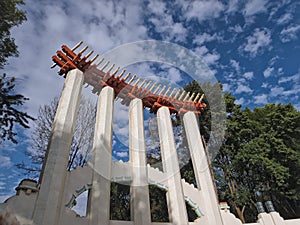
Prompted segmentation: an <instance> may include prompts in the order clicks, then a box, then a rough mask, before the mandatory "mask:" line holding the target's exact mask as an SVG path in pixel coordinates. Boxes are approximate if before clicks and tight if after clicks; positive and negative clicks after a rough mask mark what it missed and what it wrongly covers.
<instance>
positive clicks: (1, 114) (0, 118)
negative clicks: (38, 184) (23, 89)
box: [0, 0, 33, 143]
mask: <svg viewBox="0 0 300 225" xmlns="http://www.w3.org/2000/svg"><path fill="white" fill-rule="evenodd" d="M21 4H24V2H23V1H22V0H0V5H1V9H0V69H3V68H4V65H6V64H7V59H8V58H9V57H11V56H18V51H17V46H16V44H15V42H14V39H13V38H12V37H11V34H10V30H11V28H12V27H14V26H18V25H19V24H21V23H22V22H23V21H24V20H26V16H25V12H24V11H22V10H19V9H18V8H17V6H18V5H21ZM26 100H28V98H25V97H24V96H23V95H21V94H16V92H15V78H14V77H11V78H9V77H7V76H6V74H3V75H2V76H0V138H1V140H0V143H1V142H3V141H6V140H8V141H11V142H13V143H17V140H16V138H15V136H16V132H15V129H14V127H15V125H16V124H18V125H21V126H22V127H24V128H28V127H29V126H28V123H29V120H31V119H33V118H32V117H31V116H29V115H28V114H27V113H24V112H22V111H20V110H19V106H21V105H23V104H24V102H25V101H26Z"/></svg>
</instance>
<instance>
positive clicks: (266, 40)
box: [242, 28, 272, 57]
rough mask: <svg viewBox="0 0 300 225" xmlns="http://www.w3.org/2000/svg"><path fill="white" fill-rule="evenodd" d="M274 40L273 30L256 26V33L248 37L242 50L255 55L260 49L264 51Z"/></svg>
mask: <svg viewBox="0 0 300 225" xmlns="http://www.w3.org/2000/svg"><path fill="white" fill-rule="evenodd" d="M271 41H272V38H271V31H270V30H269V29H267V28H261V29H259V28H256V29H255V30H254V33H253V34H252V35H251V36H249V37H248V38H247V43H246V44H245V45H244V46H242V50H244V51H245V52H247V53H249V54H250V56H251V57H255V56H256V55H257V54H258V53H259V52H260V51H263V50H264V49H265V48H266V47H268V46H269V45H270V43H271Z"/></svg>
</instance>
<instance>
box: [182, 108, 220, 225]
mask: <svg viewBox="0 0 300 225" xmlns="http://www.w3.org/2000/svg"><path fill="white" fill-rule="evenodd" d="M183 122H184V128H185V132H186V137H187V141H188V145H189V150H190V155H191V158H192V163H193V168H194V173H195V177H196V182H197V186H198V189H200V190H201V194H202V195H203V200H204V202H203V207H205V212H206V215H204V216H207V218H208V220H209V221H210V224H218V225H219V224H220V225H221V224H223V223H222V218H221V213H220V209H219V204H218V201H217V197H216V193H215V189H214V185H213V182H212V177H211V173H210V170H209V165H208V161H207V158H206V157H207V156H206V153H205V149H204V146H203V143H202V138H201V135H200V128H199V126H198V122H197V119H196V115H195V114H194V113H193V112H187V113H186V114H185V115H184V116H183Z"/></svg>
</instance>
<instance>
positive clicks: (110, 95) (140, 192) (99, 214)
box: [33, 70, 222, 225]
mask: <svg viewBox="0 0 300 225" xmlns="http://www.w3.org/2000/svg"><path fill="white" fill-rule="evenodd" d="M82 83H83V74H82V72H80V71H79V70H73V71H71V72H69V74H68V75H67V78H66V81H65V85H64V89H63V92H62V95H61V98H60V101H59V105H58V109H57V113H56V117H55V121H54V125H53V130H52V135H51V138H50V143H49V147H48V150H47V157H46V159H47V160H46V162H45V166H44V168H43V171H42V176H41V178H40V184H41V187H40V191H39V195H38V198H37V202H36V207H35V210H34V213H33V221H34V224H36V225H37V224H38V225H57V224H59V216H60V212H61V211H62V207H64V203H63V202H62V199H63V198H62V196H61V195H62V193H63V190H64V186H65V178H66V173H67V171H66V167H67V162H68V157H69V149H70V145H71V140H72V137H73V133H74V124H75V121H76V115H77V111H78V106H79V99H80V94H81V89H82ZM113 108H114V91H113V89H112V88H110V87H105V88H103V90H102V91H101V93H100V95H99V98H98V105H97V115H96V124H95V135H94V143H93V159H92V165H93V176H92V177H93V181H92V183H93V188H92V190H91V192H90V194H89V201H88V202H89V205H88V211H87V216H88V218H89V224H90V225H96V224H97V225H98V224H101V225H108V224H109V217H110V212H109V210H110V178H111V164H112V128H113ZM183 120H184V126H185V130H186V136H187V138H188V144H189V149H190V152H191V157H192V162H193V166H194V172H195V176H196V180H197V185H198V187H199V189H201V190H202V191H203V192H204V193H207V194H206V197H205V198H204V199H205V201H206V202H205V203H204V205H205V207H206V209H205V212H206V213H207V216H208V217H209V218H210V220H211V221H212V223H210V224H220V225H221V224H222V221H221V216H220V212H219V210H218V205H217V204H218V203H217V200H216V195H215V193H214V188H213V184H212V181H211V177H210V176H211V175H210V174H209V167H208V163H207V160H206V155H205V151H204V149H203V144H202V139H201V135H200V133H199V128H198V125H197V120H196V116H195V115H194V114H193V113H186V114H185V116H184V119H183ZM157 122H158V131H159V137H160V146H161V154H162V163H163V170H164V172H165V173H166V174H167V175H168V176H167V177H168V180H167V184H168V187H169V189H168V192H167V202H168V210H169V216H170V222H171V223H172V224H174V225H184V224H186V225H187V224H188V216H187V211H186V207H185V200H184V194H183V189H182V184H181V176H180V168H179V163H178V158H177V152H176V148H175V142H174V134H173V129H172V123H171V118H170V113H169V109H168V108H166V107H162V108H160V109H159V110H158V113H157ZM129 151H130V162H131V165H132V184H131V207H132V210H131V212H132V220H133V221H134V224H136V225H143V224H145V225H146V224H150V223H151V215H150V202H149V188H148V175H147V165H146V148H145V133H144V115H143V105H142V101H141V100H140V99H134V100H133V101H132V102H131V104H130V107H129Z"/></svg>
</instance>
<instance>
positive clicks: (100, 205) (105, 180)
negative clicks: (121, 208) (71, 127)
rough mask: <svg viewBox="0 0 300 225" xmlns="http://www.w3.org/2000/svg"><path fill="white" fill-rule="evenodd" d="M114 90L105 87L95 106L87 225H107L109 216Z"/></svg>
mask: <svg viewBox="0 0 300 225" xmlns="http://www.w3.org/2000/svg"><path fill="white" fill-rule="evenodd" d="M113 109H114V90H113V89H112V88H111V87H105V88H103V89H102V91H101V92H100V95H99V98H98V105H97V115H96V125H95V134H94V144H93V160H92V168H93V178H92V179H93V183H92V184H93V187H92V190H91V193H90V196H89V197H90V199H89V206H88V217H89V224H91V225H96V224H101V225H108V224H109V216H110V211H109V209H110V178H111V164H112V129H113Z"/></svg>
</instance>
